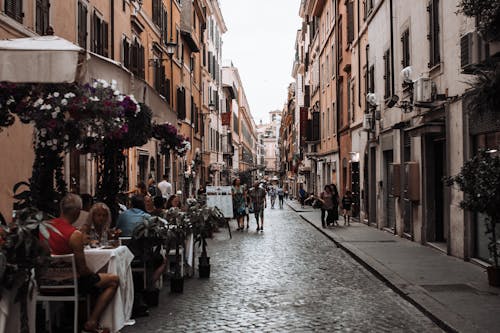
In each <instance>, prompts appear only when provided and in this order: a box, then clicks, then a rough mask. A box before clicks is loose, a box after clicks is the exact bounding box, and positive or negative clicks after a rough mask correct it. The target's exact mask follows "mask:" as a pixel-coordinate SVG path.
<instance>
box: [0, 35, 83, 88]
mask: <svg viewBox="0 0 500 333" xmlns="http://www.w3.org/2000/svg"><path fill="white" fill-rule="evenodd" d="M84 57H85V53H84V50H83V49H82V48H80V47H79V46H76V45H75V44H73V43H71V42H69V41H67V40H65V39H63V38H60V37H57V36H41V37H32V38H18V39H6V40H0V81H8V82H16V83H26V82H29V83H63V82H67V83H70V82H74V81H76V80H77V79H78V76H79V69H80V67H79V66H78V63H79V59H80V58H84Z"/></svg>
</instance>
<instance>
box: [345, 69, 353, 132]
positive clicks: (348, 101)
mask: <svg viewBox="0 0 500 333" xmlns="http://www.w3.org/2000/svg"><path fill="white" fill-rule="evenodd" d="M351 99H352V95H351V78H348V79H347V119H346V120H347V124H349V121H350V120H351V115H352V100H351Z"/></svg>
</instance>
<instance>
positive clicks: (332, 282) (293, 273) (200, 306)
mask: <svg viewBox="0 0 500 333" xmlns="http://www.w3.org/2000/svg"><path fill="white" fill-rule="evenodd" d="M265 215H266V216H265V226H264V232H262V233H257V232H256V231H255V228H256V225H255V220H254V219H253V217H252V218H251V219H250V229H249V230H248V231H244V232H237V231H233V239H229V236H228V233H227V230H222V231H221V232H219V233H217V234H216V236H215V238H214V240H212V241H210V243H209V248H208V251H209V256H210V257H211V264H212V267H211V277H210V279H208V280H200V279H198V278H197V274H196V277H193V278H191V279H187V280H186V282H185V285H184V293H183V294H180V295H174V294H169V293H168V291H169V286H168V282H167V285H166V287H165V288H164V289H163V291H162V293H161V294H160V298H161V300H160V305H159V306H158V307H157V308H153V309H151V310H150V313H151V314H150V316H149V317H145V318H139V319H137V323H136V324H135V325H134V326H131V327H127V328H125V329H123V330H122V332H124V333H135V332H440V331H441V330H440V329H439V328H438V327H437V326H436V325H435V324H434V323H432V322H431V321H430V320H429V319H428V318H427V317H426V316H424V315H423V314H422V313H421V312H420V311H418V310H417V309H416V308H415V307H413V305H411V304H409V303H408V302H406V301H405V300H404V299H402V298H401V297H400V296H399V295H397V294H396V293H394V292H393V291H392V290H391V289H389V288H388V287H387V286H385V285H384V284H383V283H382V282H380V281H379V280H378V279H377V278H375V277H374V276H373V275H372V274H371V273H370V272H368V271H367V270H366V269H365V268H363V267H362V266H361V265H359V264H358V263H357V262H355V261H354V260H353V259H352V258H351V257H349V256H348V255H347V254H346V253H344V252H343V251H342V250H340V249H338V248H337V247H336V246H335V245H334V243H333V242H332V241H330V240H329V239H327V238H326V237H325V236H324V235H322V234H321V233H320V232H318V231H317V230H315V229H314V228H313V227H311V226H310V225H309V224H308V223H306V222H305V221H303V220H302V219H301V218H300V217H299V216H298V214H296V213H295V212H293V211H292V210H289V209H287V208H285V209H284V210H279V209H270V208H269V205H268V209H266V211H265ZM234 226H235V224H234V222H232V227H233V228H234Z"/></svg>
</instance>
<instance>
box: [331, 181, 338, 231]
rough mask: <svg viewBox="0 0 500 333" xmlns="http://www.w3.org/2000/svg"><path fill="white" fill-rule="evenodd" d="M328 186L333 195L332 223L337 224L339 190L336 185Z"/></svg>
mask: <svg viewBox="0 0 500 333" xmlns="http://www.w3.org/2000/svg"><path fill="white" fill-rule="evenodd" d="M330 188H331V190H332V195H333V206H334V208H333V212H332V213H333V214H332V215H333V225H337V226H338V225H339V201H340V198H339V191H338V190H337V185H335V184H330Z"/></svg>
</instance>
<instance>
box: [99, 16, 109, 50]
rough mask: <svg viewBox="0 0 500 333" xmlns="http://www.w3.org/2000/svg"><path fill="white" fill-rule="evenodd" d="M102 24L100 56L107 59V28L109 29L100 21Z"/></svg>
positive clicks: (107, 25)
mask: <svg viewBox="0 0 500 333" xmlns="http://www.w3.org/2000/svg"><path fill="white" fill-rule="evenodd" d="M101 22H102V28H101V29H102V30H101V33H102V38H101V40H102V55H103V56H105V57H107V56H109V37H108V27H109V24H108V23H107V22H105V21H101Z"/></svg>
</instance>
